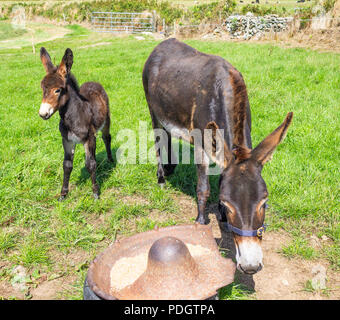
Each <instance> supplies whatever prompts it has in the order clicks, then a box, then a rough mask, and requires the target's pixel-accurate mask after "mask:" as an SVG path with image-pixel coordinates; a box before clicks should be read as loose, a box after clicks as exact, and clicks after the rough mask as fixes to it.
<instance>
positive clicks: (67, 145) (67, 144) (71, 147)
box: [59, 138, 76, 201]
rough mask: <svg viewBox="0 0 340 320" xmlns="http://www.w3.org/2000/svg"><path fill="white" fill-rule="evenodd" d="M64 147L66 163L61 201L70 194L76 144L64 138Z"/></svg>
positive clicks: (64, 165) (64, 164)
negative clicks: (69, 188)
mask: <svg viewBox="0 0 340 320" xmlns="http://www.w3.org/2000/svg"><path fill="white" fill-rule="evenodd" d="M63 147H64V162H63V169H64V179H63V186H62V188H61V194H60V198H59V201H62V200H64V199H65V197H66V196H67V194H68V187H69V181H70V175H71V172H72V169H73V158H74V151H75V147H76V144H75V143H74V142H72V141H69V140H67V139H65V138H63Z"/></svg>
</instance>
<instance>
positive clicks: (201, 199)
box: [196, 154, 210, 224]
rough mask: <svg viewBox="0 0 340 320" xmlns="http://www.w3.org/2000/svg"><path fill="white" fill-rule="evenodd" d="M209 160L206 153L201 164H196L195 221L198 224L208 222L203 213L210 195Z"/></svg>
mask: <svg viewBox="0 0 340 320" xmlns="http://www.w3.org/2000/svg"><path fill="white" fill-rule="evenodd" d="M208 170H209V160H208V159H207V157H206V155H205V154H204V155H203V161H202V164H197V177H198V180H197V189H196V191H197V206H198V215H197V218H196V221H197V222H199V223H200V224H208V223H209V220H208V218H207V217H206V214H205V206H206V203H207V200H208V198H209V195H210V184H209V175H208Z"/></svg>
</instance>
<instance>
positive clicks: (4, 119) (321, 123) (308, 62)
mask: <svg viewBox="0 0 340 320" xmlns="http://www.w3.org/2000/svg"><path fill="white" fill-rule="evenodd" d="M71 28H72V29H73V30H72V31H73V34H71V35H68V36H67V37H65V38H63V39H57V40H54V41H53V42H47V43H43V45H44V46H45V47H46V48H47V50H48V51H49V53H50V55H51V58H52V61H54V62H55V63H59V62H60V60H61V57H62V55H63V53H64V51H65V49H66V48H67V47H70V48H72V50H73V52H74V64H73V69H72V71H73V73H74V74H75V76H76V77H77V79H78V81H79V83H83V82H85V81H90V80H91V81H99V82H101V83H102V85H103V86H104V88H105V89H106V91H107V93H108V95H109V98H110V109H111V118H112V125H111V135H112V150H113V152H114V154H115V152H116V150H117V149H118V148H119V146H120V144H121V142H119V141H118V140H117V139H116V137H117V133H118V132H119V130H121V129H124V128H129V129H132V130H134V131H135V132H136V133H137V132H138V128H139V127H138V124H139V121H140V120H142V121H146V122H147V124H148V129H149V130H151V121H150V116H149V113H148V108H147V105H146V101H145V97H144V92H143V88H142V80H141V74H142V69H143V65H144V62H145V60H146V59H147V57H148V55H149V54H150V52H151V51H152V49H153V48H154V47H155V46H156V45H157V43H158V42H157V41H154V40H145V41H136V40H135V39H134V37H127V38H112V37H110V36H107V35H98V34H88V35H87V36H86V37H84V36H82V35H83V34H84V30H82V29H81V28H78V27H71ZM103 41H105V42H110V44H109V45H103V46H93V47H87V48H80V47H83V46H86V45H89V44H93V43H96V42H97V43H99V42H103ZM187 43H189V44H190V45H192V46H194V47H195V48H197V49H198V50H200V51H203V52H206V53H212V54H216V55H220V56H222V57H224V58H226V59H227V60H228V61H229V62H231V63H232V64H233V65H234V66H235V67H237V69H238V70H240V71H241V72H242V74H243V76H244V78H245V81H246V84H247V87H248V93H249V99H250V105H251V110H252V137H253V144H254V146H255V145H256V144H257V143H259V142H260V141H261V140H262V139H263V138H264V137H265V136H266V135H268V134H269V133H270V132H271V131H272V130H274V129H275V128H276V127H277V126H278V125H279V124H280V123H281V122H282V121H283V119H284V117H285V115H286V113H287V112H289V111H293V112H294V119H293V123H292V125H291V127H290V129H289V132H288V135H287V138H286V139H285V140H284V142H283V143H282V144H281V145H280V146H279V147H278V150H277V152H276V153H275V154H274V158H273V160H272V161H271V163H270V164H267V165H266V166H265V168H264V169H263V177H264V179H265V181H266V183H267V186H268V190H269V194H270V195H269V204H270V210H269V211H268V214H267V218H266V220H267V222H268V223H269V224H270V226H269V229H271V230H280V229H282V228H283V229H285V230H286V231H288V232H290V233H291V234H292V235H293V236H294V237H295V238H297V239H299V240H294V241H295V242H293V243H292V244H287V246H286V247H285V248H284V249H283V252H284V253H285V254H286V255H288V256H291V257H295V256H300V257H302V258H317V257H322V258H326V259H328V260H329V261H330V263H331V265H332V267H333V268H335V269H336V268H339V265H340V264H339V234H340V229H339V203H338V199H339V172H338V168H339V147H338V146H339V143H340V141H339V132H340V130H339V129H340V128H339V99H340V95H339V86H340V73H339V64H340V56H339V55H338V54H333V53H318V52H314V51H310V50H304V49H282V48H279V47H274V46H271V45H255V44H247V43H228V42H200V41H196V40H195V41H194V40H191V41H187ZM37 52H38V50H37ZM0 58H1V59H0V70H1V73H0V92H2V95H1V97H0V121H1V124H2V125H1V126H0V134H1V137H2V139H1V140H0V260H1V261H4V262H6V265H7V268H10V267H11V266H14V265H17V264H22V265H24V266H25V267H27V269H28V270H29V272H33V271H34V270H36V269H39V270H41V272H46V273H47V274H48V275H51V274H57V275H58V274H64V273H65V275H66V276H69V275H71V276H74V275H75V276H76V278H77V281H76V283H74V286H72V288H70V289H69V291H67V292H64V293H61V294H60V297H61V298H69V299H80V298H81V285H82V281H83V280H84V277H85V274H86V272H85V271H84V270H80V271H79V270H78V269H77V268H76V267H74V266H72V265H66V266H65V265H64V264H65V263H67V262H65V261H64V260H62V258H61V257H63V256H64V255H65V254H69V253H73V254H77V253H78V252H79V253H83V252H85V253H86V260H87V261H91V259H93V258H94V257H95V255H96V254H98V253H99V252H101V251H102V250H103V249H104V248H105V247H106V246H107V245H108V244H109V243H111V242H112V241H114V240H115V238H116V237H117V236H118V235H120V236H121V235H129V234H131V233H134V232H142V231H146V230H149V229H152V228H153V227H154V226H155V225H156V224H157V225H159V226H167V225H173V224H176V223H179V222H180V221H181V217H180V216H179V215H178V212H179V209H180V207H179V205H178V203H177V202H176V200H175V199H176V195H180V194H183V193H184V194H187V195H189V196H191V197H193V198H194V197H195V188H196V183H197V177H196V171H195V167H194V166H193V165H179V166H178V167H177V168H176V172H175V174H174V175H173V176H171V177H170V178H169V179H168V182H167V186H166V188H165V189H163V190H162V189H160V188H159V187H158V185H157V179H156V166H155V165H154V164H138V163H137V165H125V166H123V165H121V164H119V163H117V162H115V163H114V165H111V164H109V163H108V162H107V160H106V153H105V147H104V144H103V142H102V140H101V139H98V140H97V163H98V172H97V173H98V174H97V176H98V182H99V183H100V187H101V199H100V200H99V201H95V200H93V199H92V196H91V194H92V191H91V182H90V179H89V175H88V173H87V171H86V169H85V167H84V166H85V164H84V150H83V147H82V146H81V145H78V146H77V148H76V154H75V160H74V169H73V172H72V175H71V180H70V186H71V188H70V194H69V197H68V198H67V199H66V200H65V201H64V202H63V203H59V202H58V201H57V195H58V194H59V192H60V189H61V183H62V174H63V169H62V161H63V151H62V145H61V137H60V133H59V131H58V123H59V115H58V114H55V115H54V116H53V117H52V118H51V119H50V120H48V121H43V120H41V119H40V118H39V116H38V109H39V106H40V103H41V98H42V92H41V88H40V81H41V80H42V78H43V76H44V69H43V66H42V64H41V62H40V59H39V54H38V53H37V54H36V55H33V54H32V53H31V48H30V47H26V48H23V49H19V50H14V49H6V50H1V51H0ZM150 148H152V142H151V141H149V142H148V149H150ZM137 151H138V148H137ZM137 160H138V157H137ZM210 181H211V185H212V194H211V197H210V202H216V201H217V197H218V189H217V181H218V177H211V178H210ZM124 197H125V198H128V199H130V200H129V202H128V203H127V202H126V201H125V202H124V201H123V198H124ZM134 199H137V200H134ZM138 199H144V200H143V201H140V200H138ZM152 212H153V213H155V212H156V217H158V218H153V217H152V216H151V213H152ZM160 218H162V219H160ZM192 218H195V217H192ZM312 234H314V235H317V236H318V237H321V236H322V235H326V236H327V237H328V238H330V241H329V242H328V245H326V247H324V249H323V250H321V251H317V252H316V251H315V250H314V249H313V251H311V250H310V247H309V246H308V243H307V239H308V238H309V236H310V235H312ZM297 235H298V237H297ZM4 270H5V269H3V270H0V271H1V272H2V273H1V274H0V281H1V279H2V280H3V281H10V276H9V274H8V272H7V271H4ZM1 275H2V276H1ZM220 294H221V297H222V298H228V299H242V298H252V295H251V294H250V293H249V292H248V291H247V290H245V289H244V288H243V287H242V285H241V284H240V283H238V282H237V281H235V283H233V284H232V285H230V286H228V287H227V288H224V289H223V290H222V291H221V293H220ZM7 298H8V297H7Z"/></svg>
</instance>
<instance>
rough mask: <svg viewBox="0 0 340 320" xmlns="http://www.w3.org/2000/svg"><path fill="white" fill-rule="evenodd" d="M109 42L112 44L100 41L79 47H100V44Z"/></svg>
mask: <svg viewBox="0 0 340 320" xmlns="http://www.w3.org/2000/svg"><path fill="white" fill-rule="evenodd" d="M109 44H111V42H98V43H94V44H89V45H86V46H81V47H79V49H85V48H92V47H99V46H107V45H109Z"/></svg>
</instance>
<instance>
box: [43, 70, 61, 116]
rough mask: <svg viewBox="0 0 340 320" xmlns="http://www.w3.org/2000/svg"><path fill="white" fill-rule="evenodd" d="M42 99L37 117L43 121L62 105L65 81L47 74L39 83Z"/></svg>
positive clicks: (57, 76) (57, 75)
mask: <svg viewBox="0 0 340 320" xmlns="http://www.w3.org/2000/svg"><path fill="white" fill-rule="evenodd" d="M41 89H42V91H43V98H42V102H41V106H40V109H39V115H40V117H41V118H43V119H44V120H47V119H49V118H50V117H51V116H52V115H53V114H54V113H55V112H56V111H57V110H58V109H59V107H60V105H62V104H63V103H62V102H63V100H64V99H63V97H65V94H66V88H65V81H64V79H63V78H62V77H61V76H60V75H59V74H58V73H57V71H55V72H53V73H49V74H47V75H46V76H45V77H44V79H43V80H42V81H41Z"/></svg>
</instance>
